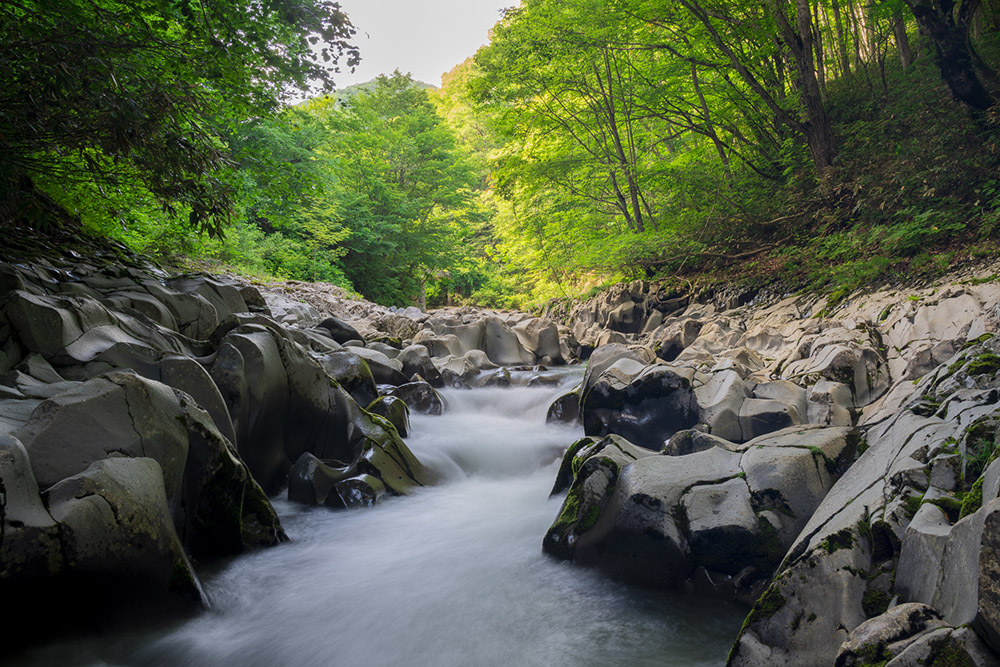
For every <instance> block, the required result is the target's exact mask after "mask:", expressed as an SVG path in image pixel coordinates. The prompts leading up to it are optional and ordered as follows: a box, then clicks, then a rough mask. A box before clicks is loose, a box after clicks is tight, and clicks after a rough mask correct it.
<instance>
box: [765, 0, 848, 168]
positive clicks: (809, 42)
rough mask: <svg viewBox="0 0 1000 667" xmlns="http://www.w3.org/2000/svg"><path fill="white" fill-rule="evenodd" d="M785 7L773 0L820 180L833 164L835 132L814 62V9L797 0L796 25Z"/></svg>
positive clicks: (806, 2)
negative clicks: (787, 50)
mask: <svg viewBox="0 0 1000 667" xmlns="http://www.w3.org/2000/svg"><path fill="white" fill-rule="evenodd" d="M785 7H786V5H785V0H774V9H775V18H776V19H777V22H778V28H779V30H780V31H781V35H782V39H783V40H784V42H785V44H786V46H788V49H789V51H790V52H791V53H792V56H793V57H794V59H795V69H796V74H797V75H798V76H797V79H798V84H799V96H800V98H801V100H802V105H803V106H804V107H805V112H806V117H807V118H808V121H807V122H806V123H805V126H804V128H803V132H804V134H805V135H806V142H807V143H808V144H809V153H810V154H811V156H812V159H813V164H814V165H815V166H816V172H817V173H818V174H819V177H820V180H825V178H826V176H827V174H828V173H829V171H830V167H831V166H832V165H833V155H834V150H833V131H832V130H831V128H830V118H829V116H827V114H826V107H825V106H824V105H823V95H822V91H821V90H820V87H819V80H818V79H817V77H816V67H815V66H814V64H813V39H812V11H811V9H810V7H809V0H795V23H796V25H795V27H792V25H791V23H789V21H788V15H787V13H786V11H785Z"/></svg>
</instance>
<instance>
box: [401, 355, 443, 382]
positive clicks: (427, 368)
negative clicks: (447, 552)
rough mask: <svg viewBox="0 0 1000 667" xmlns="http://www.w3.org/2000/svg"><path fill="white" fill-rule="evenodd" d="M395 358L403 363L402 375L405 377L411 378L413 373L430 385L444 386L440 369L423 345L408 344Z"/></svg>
mask: <svg viewBox="0 0 1000 667" xmlns="http://www.w3.org/2000/svg"><path fill="white" fill-rule="evenodd" d="M396 359H397V360H398V361H399V362H400V363H402V364H403V375H405V376H406V377H408V378H411V379H412V378H413V376H414V375H419V376H420V377H422V378H423V379H424V380H426V381H427V383H429V384H430V385H431V386H432V387H443V386H444V380H443V379H442V378H441V373H440V371H438V369H437V367H436V366H435V365H434V362H433V361H431V355H430V353H429V352H428V351H427V348H426V347H424V346H423V345H409V346H407V347H405V348H403V349H402V350H401V351H400V352H399V356H397V357H396Z"/></svg>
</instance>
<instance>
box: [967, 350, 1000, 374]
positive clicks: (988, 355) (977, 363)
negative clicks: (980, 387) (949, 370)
mask: <svg viewBox="0 0 1000 667" xmlns="http://www.w3.org/2000/svg"><path fill="white" fill-rule="evenodd" d="M965 371H966V372H967V373H968V374H969V375H986V374H992V373H996V372H997V371H1000V356H998V355H996V354H993V353H992V352H984V353H982V354H980V355H979V356H977V357H976V358H975V359H973V360H972V361H970V362H969V364H968V366H966V367H965Z"/></svg>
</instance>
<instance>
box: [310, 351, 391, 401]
mask: <svg viewBox="0 0 1000 667" xmlns="http://www.w3.org/2000/svg"><path fill="white" fill-rule="evenodd" d="M317 361H319V363H320V365H321V366H322V367H323V370H324V371H326V372H327V374H329V375H330V377H332V378H333V379H334V380H336V381H337V384H339V385H340V386H341V387H343V388H344V390H345V391H347V393H349V394H350V395H351V397H353V398H354V400H355V401H357V402H358V404H360V405H368V404H370V403H371V402H372V401H374V400H375V399H376V398H377V397H378V390H377V389H376V383H375V378H374V376H373V375H372V372H371V368H370V367H369V366H368V362H366V361H365V360H364V359H362V358H361V357H359V356H358V355H356V354H354V353H353V352H351V351H350V350H336V351H332V352H329V353H327V354H324V355H322V356H319V357H317Z"/></svg>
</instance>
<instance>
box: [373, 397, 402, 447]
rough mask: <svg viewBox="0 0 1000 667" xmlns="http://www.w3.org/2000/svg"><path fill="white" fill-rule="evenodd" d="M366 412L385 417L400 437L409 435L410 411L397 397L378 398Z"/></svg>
mask: <svg viewBox="0 0 1000 667" xmlns="http://www.w3.org/2000/svg"><path fill="white" fill-rule="evenodd" d="M366 410H368V412H373V413H375V414H377V415H379V416H381V417H385V418H386V419H387V420H388V421H389V423H390V424H392V425H393V426H394V427H395V428H396V431H397V432H398V433H399V435H400V436H402V437H404V438H405V437H406V436H408V435H409V434H410V409H409V408H408V407H407V406H406V402H405V401H403V399H401V398H399V397H397V396H379V397H378V398H376V399H375V400H374V401H372V403H371V404H370V405H369V406H368V407H367V408H366Z"/></svg>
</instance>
